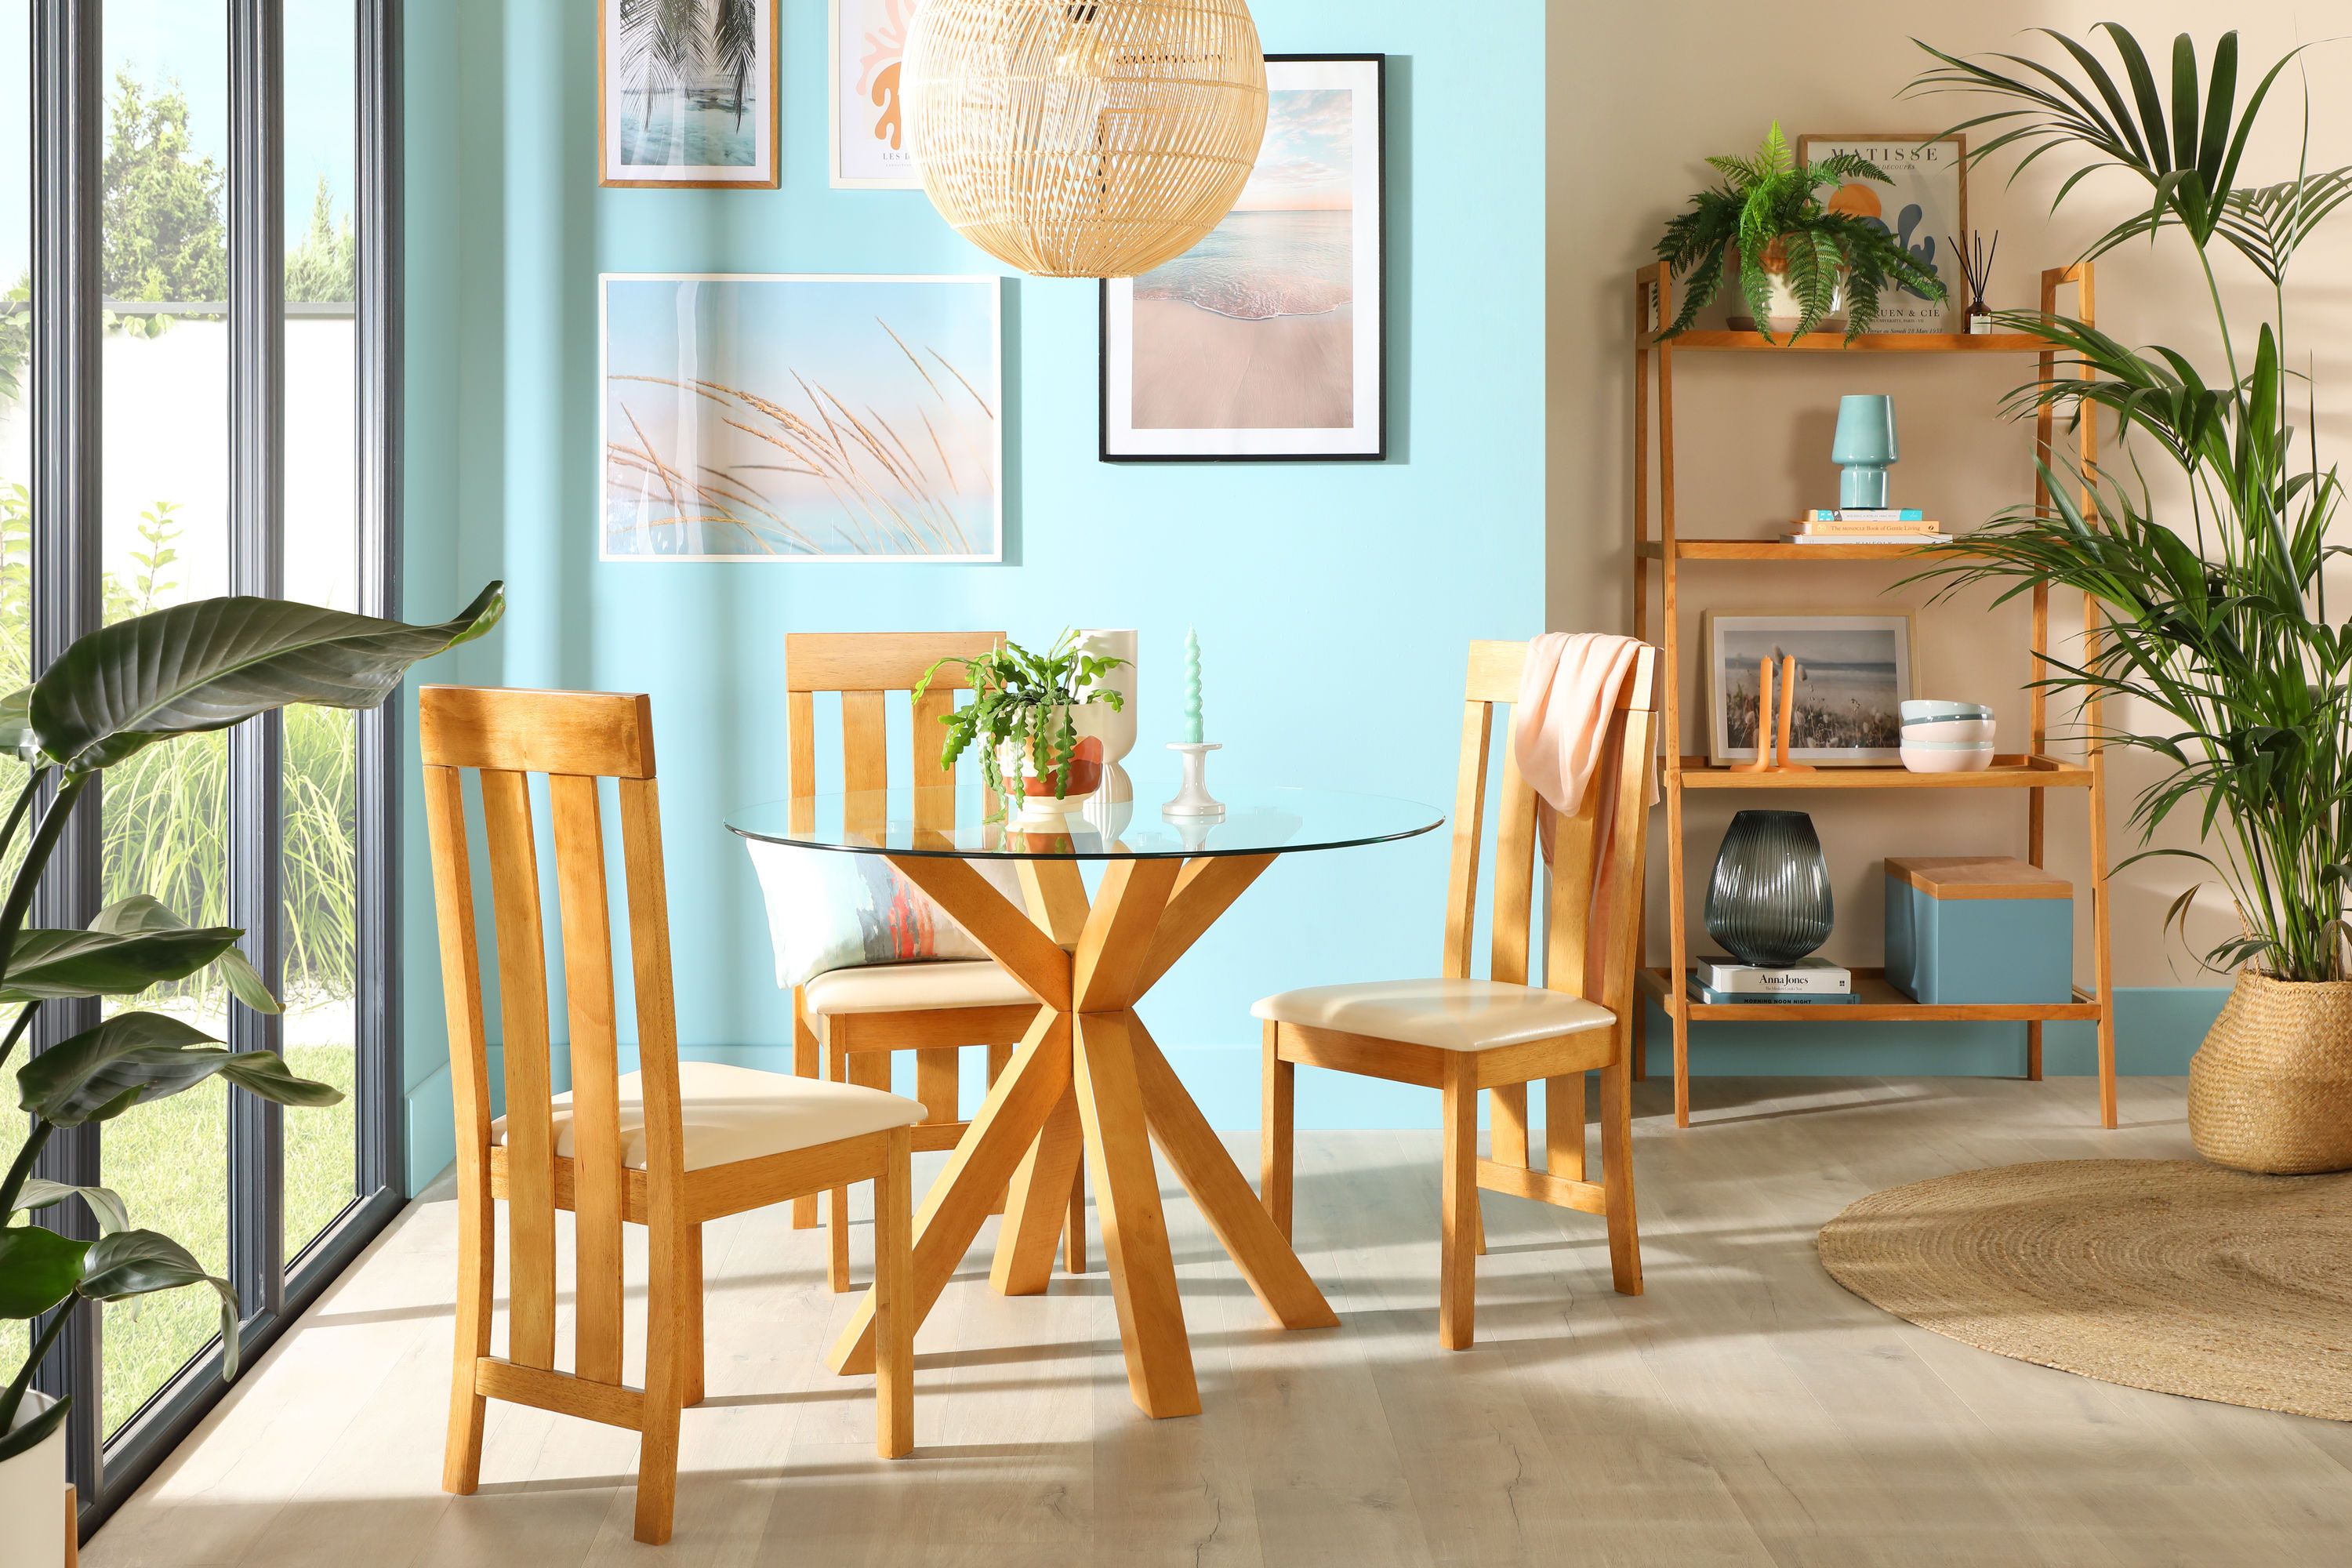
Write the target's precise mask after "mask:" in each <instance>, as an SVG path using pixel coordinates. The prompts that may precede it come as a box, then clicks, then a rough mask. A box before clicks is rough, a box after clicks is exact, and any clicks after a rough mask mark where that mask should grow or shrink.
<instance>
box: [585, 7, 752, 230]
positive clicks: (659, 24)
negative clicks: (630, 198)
mask: <svg viewBox="0 0 2352 1568" xmlns="http://www.w3.org/2000/svg"><path fill="white" fill-rule="evenodd" d="M777 3H778V0H597V13H596V158H597V184H603V185H618V186H637V187H646V188H656V189H658V188H661V187H664V186H668V187H675V188H682V189H688V190H711V189H724V188H727V187H729V186H736V185H740V186H745V187H749V188H752V189H761V188H766V189H772V188H774V186H775V184H776V183H777V172H776V141H777V128H778V126H779V124H780V123H781V121H780V119H779V111H780V104H779V101H778V100H779V92H778V86H779V78H778V72H777V69H776V50H777V32H776V6H777Z"/></svg>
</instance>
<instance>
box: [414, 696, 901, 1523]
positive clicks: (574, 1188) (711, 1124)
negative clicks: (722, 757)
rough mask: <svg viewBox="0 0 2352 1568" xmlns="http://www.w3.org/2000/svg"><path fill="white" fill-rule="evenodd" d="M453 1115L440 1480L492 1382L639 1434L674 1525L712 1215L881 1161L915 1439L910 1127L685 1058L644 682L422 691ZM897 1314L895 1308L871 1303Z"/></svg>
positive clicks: (887, 1276)
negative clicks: (620, 926)
mask: <svg viewBox="0 0 2352 1568" xmlns="http://www.w3.org/2000/svg"><path fill="white" fill-rule="evenodd" d="M418 711H419V730H420V741H421V742H422V747H423V751H424V755H425V814H426V820H427V823H428V825H429V826H430V830H431V836H432V844H433V885H434V897H435V902H436V905H437V906H438V910H439V915H440V926H441V971H442V987H443V990H444V993H445V995H446V1004H447V1010H448V1029H449V1044H450V1049H449V1079H450V1087H451V1096H452V1099H453V1100H454V1101H455V1107H456V1111H457V1251H458V1271H457V1344H456V1357H455V1366H454V1369H453V1381H452V1383H451V1386H450V1391H449V1428H448V1442H447V1447H446V1452H445V1455H444V1458H443V1468H442V1479H441V1484H442V1487H443V1489H445V1490H447V1491H452V1492H458V1493H467V1492H471V1491H473V1490H474V1489H475V1488H476V1487H477V1486H478V1484H479V1482H480V1479H481V1468H482V1427H483V1414H484V1406H485V1402H486V1401H487V1400H489V1399H505V1400H510V1401H513V1402H514V1403H516V1404H520V1405H534V1406H537V1407H538V1408H541V1409H543V1410H552V1411H557V1412H560V1413H562V1414H565V1415H579V1416H583V1417H585V1418H587V1419H589V1420H592V1421H601V1422H604V1424H606V1425H608V1426H621V1427H625V1428H627V1429H629V1430H632V1431H635V1432H637V1433H638V1434H640V1437H641V1443H640V1447H639V1451H638V1461H637V1502H636V1537H637V1539H638V1540H640V1541H645V1542H662V1541H666V1540H667V1539H668V1538H669V1531H670V1518H671V1513H672V1510H673V1506H674V1503H675V1500H676V1494H677V1439H678V1412H679V1410H680V1408H681V1407H682V1406H684V1405H694V1404H698V1403H699V1402H700V1401H701V1398H702V1379H703V1364H702V1289H703V1282H702V1226H703V1224H704V1222H705V1221H708V1220H713V1219H719V1218H721V1217H724V1216H725V1215H732V1214H740V1213H741V1212H743V1211H745V1210H747V1209H754V1208H760V1207H762V1206H764V1205H769V1204H773V1203H780V1202H783V1201H786V1200H789V1199H792V1198H794V1197H798V1196H801V1195H803V1194H811V1193H815V1192H819V1191H823V1190H827V1189H830V1188H832V1187H835V1186H837V1185H839V1184H842V1183H844V1182H864V1181H870V1182H872V1183H873V1184H874V1188H875V1192H874V1207H875V1213H876V1215H877V1223H876V1226H875V1257H876V1258H877V1263H876V1268H875V1274H876V1279H877V1289H876V1291H875V1300H876V1308H875V1311H876V1321H877V1331H876V1333H877V1339H876V1352H875V1396H876V1405H877V1409H876V1427H877V1430H876V1446H877V1448H878V1449H879V1450H880V1452H881V1453H882V1454H883V1456H884V1457H886V1458H897V1457H898V1456H901V1455H904V1454H906V1453H908V1452H909V1451H910V1450H911V1448H912V1447H913V1444H914V1383H913V1342H912V1340H913V1332H912V1331H913V1324H914V1313H913V1312H912V1311H910V1310H906V1303H907V1301H908V1294H909V1292H910V1290H911V1288H912V1287H911V1278H910V1275H909V1272H908V1271H909V1269H910V1268H911V1267H912V1263H911V1256H912V1255H911V1247H912V1237H913V1190H912V1181H911V1178H910V1176H909V1174H908V1156H909V1154H910V1152H911V1150H912V1147H913V1134H912V1132H911V1131H910V1130H911V1128H912V1127H913V1125H914V1124H915V1123H916V1122H918V1121H920V1120H921V1119H922V1114H923V1108H922V1107H921V1106H919V1105H918V1104H916V1103H915V1102H914V1101H913V1100H901V1099H899V1098H898V1096H896V1095H891V1094H886V1093H884V1092H882V1091H881V1090H879V1089H870V1088H862V1087H859V1086H856V1085H852V1084H845V1083H825V1082H822V1081H816V1080H812V1079H803V1078H796V1077H793V1076H792V1075H790V1074H785V1073H766V1072H755V1071H753V1070H751V1069H750V1068H740V1067H729V1066H723V1065H720V1064H717V1063H711V1062H680V1061H679V1060H678V1059H677V1022H676V1017H675V1011H674V1007H673V1003H672V993H671V977H670V962H669V912H668V905H667V896H666V893H665V889H664V884H663V875H662V852H661V815H660V803H659V799H658V795H657V794H656V784H655V781H654V753H653V720H652V712H651V709H650V705H649V704H648V703H647V701H646V699H645V698H644V697H643V696H624V695H618V694H614V693H606V692H591V691H504V690H490V689H478V688H468V687H450V686H428V687H426V688H425V689H424V690H423V691H422V692H421V693H420V694H419V697H418ZM468 771H471V772H475V773H478V777H479V780H480V792H481V802H482V828H483V842H484V845H485V847H486V848H487V849H488V865H487V871H488V880H489V884H490V913H491V930H492V932H493V933H494V936H495V942H494V945H495V948H496V962H497V965H498V968H497V973H498V978H499V1022H500V1026H501V1030H500V1033H501V1045H502V1049H503V1056H504V1062H503V1080H504V1086H505V1090H506V1114H505V1115H503V1116H499V1117H497V1118H495V1119H493V1118H492V1116H491V1114H490V1078H489V1066H488V1040H487V1037H486V1035H485V1033H484V1028H483V1017H482V986H481V967H482V956H481V952H480V951H479V944H478V931H477V922H476V918H475V909H474V882H473V872H472V868H471V865H470V864H469V850H468V847H467V824H466V805H465V786H464V782H463V775H464V773H466V772H468ZM533 773H539V774H543V775H545V777H546V780H547V785H546V788H547V795H546V798H547V801H548V807H549V816H550V819H551V820H550V829H551V835H550V836H551V841H552V847H553V851H554V872H555V876H554V881H555V885H556V888H557V892H558V898H559V902H560V910H559V915H560V921H561V930H562V938H563V992H564V1002H565V1005H566V1010H567V1013H568V1019H569V1023H570V1026H571V1027H570V1046H569V1058H570V1068H571V1072H570V1079H571V1084H572V1087H571V1088H570V1089H567V1090H565V1091H563V1092H562V1093H556V1092H553V1091H552V1084H553V1081H554V1079H555V1077H556V1070H555V1069H556V1063H555V1061H554V1060H553V1049H554V1048H553V1047H551V1031H550V1028H549V1004H548V991H549V984H548V973H547V949H546V930H545V923H544V921H543V918H542V911H541V902H540V870H539V867H540V862H539V853H540V851H539V845H538V839H537V834H536V832H535V830H534V827H533V824H532V821H531V816H532V806H531V786H530V775H531V774H533ZM604 779H612V780H614V781H615V788H616V791H617V799H618V802H619V807H620V810H619V816H620V831H619V837H620V844H621V851H622V853H621V865H622V868H623V869H624V876H625V897H626V904H625V917H626V919H627V921H628V928H629V950H630V959H631V970H632V978H633V980H634V983H635V1000H636V1020H635V1022H636V1036H637V1047H636V1054H637V1067H636V1069H635V1071H632V1072H623V1071H621V1070H620V1068H621V1061H620V1047H619V1040H618V1029H617V1027H616V1015H615V1007H614V962H613V943H612V913H613V911H612V909H611V895H610V890H609V889H608V888H607V886H606V880H605V844H604V822H603V806H602V803H601V799H600V781H602V780H604ZM499 1198H503V1199H505V1200H506V1204H507V1227H506V1228H507V1261H508V1275H509V1282H508V1293H509V1310H508V1321H507V1353H506V1354H505V1355H503V1356H495V1355H492V1354H491V1353H490V1319H491V1289H492V1279H493V1274H494V1268H495V1259H494V1258H493V1253H492V1248H493V1246H494V1244H495V1236H496V1231H495V1226H494V1218H495V1213H494V1208H493V1204H494V1201H495V1200H497V1199H499ZM559 1209H569V1210H571V1211H572V1215H573V1238H574V1246H573V1252H574V1258H573V1264H574V1268H573V1274H574V1279H573V1310H572V1317H573V1345H572V1369H571V1370H570V1371H568V1372H566V1371H561V1370H559V1369H558V1368H557V1366H556V1344H555V1338H556V1336H555V1320H556V1310H555V1307H556V1245H555V1244H556V1234H555V1233H556V1223H555V1214H556V1211H557V1210H559ZM624 1223H627V1224H632V1225H642V1226H645V1227H646V1255H647V1258H648V1259H649V1278H648V1280H647V1284H646V1310H645V1347H646V1350H645V1384H644V1386H643V1387H642V1388H632V1387H629V1386H628V1385H627V1384H624V1383H623V1382H622V1376H621V1365H622V1339H623V1313H622V1297H623V1289H622V1263H621V1227H622V1226H623V1224H624ZM885 1314H887V1315H888V1319H889V1322H890V1326H889V1327H888V1328H887V1330H885V1329H882V1328H881V1327H879V1324H880V1322H881V1321H882V1319H883V1316H884V1315H885Z"/></svg>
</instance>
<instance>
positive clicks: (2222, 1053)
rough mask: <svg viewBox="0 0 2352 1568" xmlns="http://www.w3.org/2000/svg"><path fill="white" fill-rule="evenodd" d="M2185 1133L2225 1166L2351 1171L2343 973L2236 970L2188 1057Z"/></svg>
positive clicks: (2351, 1061) (2347, 993)
mask: <svg viewBox="0 0 2352 1568" xmlns="http://www.w3.org/2000/svg"><path fill="white" fill-rule="evenodd" d="M2189 1141H2190V1142H2193V1143H2195V1144H2196V1146H2197V1152H2199V1153H2200V1154H2202V1155H2203V1156H2204V1157H2205V1158H2206V1159H2208V1160H2210V1161H2212V1162H2213V1163H2215V1164H2217V1165H2228V1166H2230V1167H2231V1168H2232V1169H2234V1170H2240V1171H2260V1172H2264V1173H2269V1174H2272V1175H2282V1176H2284V1175H2301V1174H2305V1173H2312V1172H2316V1171H2342V1170H2352V981H2344V980H2329V981H2286V980H2273V979H2271V978H2270V977H2268V976H2267V975H2263V974H2256V973H2252V971H2244V972H2242V973H2240V974H2239V976H2238V983H2237V984H2236V985H2234V986H2233V987H2231V991H2230V1000H2229V1002H2228V1003H2227V1004H2225V1005H2223V1007H2222V1008H2221V1016H2220V1017H2219V1018H2217V1019H2215V1020H2214V1021H2213V1027H2212V1030H2211V1031H2210V1033H2208V1034H2207V1035H2206V1037H2205V1043H2204V1044H2203V1045H2201V1046H2200V1047H2197V1055H2196V1056H2195V1058H2192V1059H2191V1060H2190V1062H2189Z"/></svg>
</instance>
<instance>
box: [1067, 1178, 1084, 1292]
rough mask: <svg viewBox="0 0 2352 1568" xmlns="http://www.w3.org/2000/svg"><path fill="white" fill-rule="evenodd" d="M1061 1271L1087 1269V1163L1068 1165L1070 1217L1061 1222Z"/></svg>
mask: <svg viewBox="0 0 2352 1568" xmlns="http://www.w3.org/2000/svg"><path fill="white" fill-rule="evenodd" d="M1062 1271H1063V1272H1064V1273H1066V1274H1084V1273H1085V1272H1086V1271H1087V1163H1086V1162H1085V1161H1084V1160H1080V1161H1079V1162H1078V1163H1076V1164H1075V1165H1073V1166H1071V1167H1070V1217H1069V1218H1068V1219H1066V1220H1065V1221H1063V1222H1062Z"/></svg>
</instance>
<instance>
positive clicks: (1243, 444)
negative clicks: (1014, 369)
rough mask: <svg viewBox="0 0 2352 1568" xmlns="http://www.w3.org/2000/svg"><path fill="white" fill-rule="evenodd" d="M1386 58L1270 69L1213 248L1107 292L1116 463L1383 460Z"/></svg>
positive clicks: (1284, 63)
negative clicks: (1247, 162) (1247, 154)
mask: <svg viewBox="0 0 2352 1568" xmlns="http://www.w3.org/2000/svg"><path fill="white" fill-rule="evenodd" d="M1384 63H1385V57H1383V56H1381V55H1268V56H1266V57H1265V81H1266V122H1265V143H1264V144H1263V146H1262V147H1261V148H1260V150H1259V152H1258V158H1257V164H1256V167H1255V171H1254V172H1253V173H1252V174H1251V175H1250V179H1249V184H1247V186H1245V187H1244V190H1243V192H1242V195H1241V199H1240V201H1238V202H1237V203H1235V204H1234V210H1233V211H1232V212H1231V213H1229V214H1227V215H1226V216H1225V219H1224V221H1223V223H1220V224H1219V225H1218V226H1216V227H1215V228H1214V229H1213V230H1211V231H1210V233H1209V235H1208V237H1206V238H1204V239H1202V241H1201V243H1200V244H1198V245H1196V246H1194V247H1192V249H1191V250H1189V251H1186V252H1185V253H1184V254H1183V255H1182V256H1180V257H1178V258H1176V259H1175V260H1173V261H1170V262H1167V263H1164V264H1163V265H1161V266H1159V267H1156V268H1153V269H1152V270H1150V272H1147V273H1145V274H1144V275H1143V276H1141V277H1140V278H1130V279H1108V280H1107V281H1106V282H1105V283H1104V284H1103V285H1102V447H1101V456H1102V459H1103V460H1104V461H1105V462H1114V463H1115V462H1169V461H1183V460H1188V459H1189V460H1195V461H1200V460H1208V461H1217V460H1223V461H1234V460H1242V461H1247V460H1253V459H1255V460H1257V461H1263V462H1282V461H1297V460H1301V459H1346V458H1355V459H1360V460H1365V461H1377V460H1378V459H1380V458H1381V457H1383V456H1384V455H1385V452H1386V446H1387V437H1386V428H1387V410H1386V405H1385V402H1384V399H1385V397H1386V387H1385V384H1384V378H1383V375H1382V369H1383V359H1384V354H1385V347H1384V338H1383V334H1382V331H1381V311H1382V306H1383V302H1384V300H1385V299H1386V291H1385V290H1386V271H1385V268H1384V266H1383V262H1384V257H1383V255H1382V242H1381V235H1382V228H1381V222H1382V213H1383V206H1384V202H1383V195H1384V188H1385V170H1384V168H1383V162H1382V158H1383V149H1382V144H1381V124H1382V120H1381V87H1382V72H1383V66H1384Z"/></svg>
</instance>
